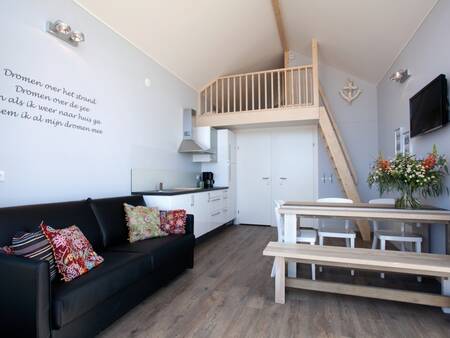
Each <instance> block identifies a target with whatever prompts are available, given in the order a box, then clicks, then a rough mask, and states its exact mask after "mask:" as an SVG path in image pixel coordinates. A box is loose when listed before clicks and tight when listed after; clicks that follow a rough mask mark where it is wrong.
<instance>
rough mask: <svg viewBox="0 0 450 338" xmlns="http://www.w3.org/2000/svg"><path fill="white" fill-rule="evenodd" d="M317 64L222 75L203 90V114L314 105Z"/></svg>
mask: <svg viewBox="0 0 450 338" xmlns="http://www.w3.org/2000/svg"><path fill="white" fill-rule="evenodd" d="M313 78H314V76H313V66H312V65H307V66H301V67H292V68H281V69H274V70H267V71H262V72H253V73H246V74H238V75H231V76H222V77H220V78H218V79H217V80H214V81H213V82H211V83H209V84H208V85H206V86H205V87H204V88H203V89H202V90H201V91H200V97H199V108H200V113H201V114H222V113H234V112H245V111H254V110H262V109H276V108H283V107H288V106H313V105H318V104H319V103H318V102H314V98H315V95H314V84H313Z"/></svg>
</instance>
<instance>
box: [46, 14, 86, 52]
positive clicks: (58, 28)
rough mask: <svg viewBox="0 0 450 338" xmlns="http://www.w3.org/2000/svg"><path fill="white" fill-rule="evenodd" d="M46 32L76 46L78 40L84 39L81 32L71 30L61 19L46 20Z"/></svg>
mask: <svg viewBox="0 0 450 338" xmlns="http://www.w3.org/2000/svg"><path fill="white" fill-rule="evenodd" d="M47 32H48V33H50V34H51V35H53V36H56V37H57V38H60V39H61V40H63V41H65V42H67V43H70V44H71V45H72V46H74V47H77V46H78V44H79V43H80V42H83V41H84V34H83V33H81V32H79V31H72V29H71V28H70V26H69V25H68V24H67V23H65V22H63V21H61V20H56V21H55V22H51V21H47Z"/></svg>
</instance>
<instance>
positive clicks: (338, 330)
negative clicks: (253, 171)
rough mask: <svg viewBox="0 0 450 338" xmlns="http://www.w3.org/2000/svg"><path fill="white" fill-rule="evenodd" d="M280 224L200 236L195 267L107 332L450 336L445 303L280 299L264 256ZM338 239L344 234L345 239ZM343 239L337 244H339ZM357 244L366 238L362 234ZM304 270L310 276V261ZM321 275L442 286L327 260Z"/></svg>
mask: <svg viewBox="0 0 450 338" xmlns="http://www.w3.org/2000/svg"><path fill="white" fill-rule="evenodd" d="M275 239H276V229H274V228H269V227H258V226H244V225H241V226H231V227H229V228H226V229H225V230H224V231H222V232H220V233H218V234H217V235H215V236H214V237H211V238H210V239H208V240H206V241H204V242H202V243H200V244H199V245H198V246H197V247H196V249H195V263H194V269H192V270H187V271H186V272H185V273H184V274H182V275H181V276H179V277H178V278H176V279H175V280H174V281H172V282H171V283H170V284H169V285H167V286H166V287H164V288H162V289H160V290H158V291H157V292H156V293H155V294H153V295H152V296H150V297H148V298H147V299H145V300H144V301H143V302H142V303H140V304H139V305H138V306H136V307H135V308H134V309H132V310H131V311H129V312H128V313H127V314H126V315H124V316H123V317H122V318H120V319H119V320H118V321H116V322H115V323H114V324H113V325H111V326H110V327H108V328H107V329H106V330H104V331H103V332H101V333H100V335H99V337H100V338H112V337H120V338H122V337H125V338H150V337H151V338H153V337H157V338H159V337H161V338H165V337H170V338H173V337H195V338H207V337H214V338H216V337H258V338H259V337H358V338H359V337H407V338H413V337H427V338H429V337H430V338H431V337H433V338H434V337H436V338H439V337H450V315H445V314H443V313H442V312H441V310H440V309H439V308H434V307H428V306H420V305H414V304H406V303H397V302H389V301H382V300H375V299H367V298H360V297H352V296H345V295H335V294H328V293H321V292H314V291H307V290H296V289H288V290H287V293H286V304H284V305H281V304H275V302H274V292H275V286H274V284H275V283H274V280H273V279H272V278H270V272H271V269H272V263H273V260H272V258H271V257H264V256H262V251H263V249H264V247H265V246H266V245H267V243H268V242H269V241H271V240H275ZM338 243H339V242H338ZM338 243H336V245H338ZM357 246H359V247H361V246H363V243H362V242H357ZM298 274H299V276H301V277H302V278H310V276H311V269H310V265H307V264H299V265H298ZM317 278H318V279H319V280H329V281H335V282H348V283H355V284H364V285H373V286H386V287H393V288H399V289H407V290H414V291H416V290H426V291H429V292H438V291H439V289H438V287H439V283H437V281H436V280H434V279H432V278H423V282H422V283H417V281H416V277H415V276H405V275H399V274H392V273H386V279H385V280H382V279H381V278H380V277H379V273H377V272H366V271H358V270H357V271H355V277H352V276H351V275H350V270H349V269H343V268H333V267H324V270H323V272H322V273H319V272H318V270H317Z"/></svg>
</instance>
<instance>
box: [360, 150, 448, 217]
mask: <svg viewBox="0 0 450 338" xmlns="http://www.w3.org/2000/svg"><path fill="white" fill-rule="evenodd" d="M446 175H448V166H447V159H446V158H445V156H443V155H439V154H438V152H437V149H436V146H433V151H432V152H431V153H430V154H428V156H427V157H426V158H424V159H416V157H415V155H409V154H398V155H397V156H396V157H395V158H394V159H392V160H386V159H384V158H383V157H382V156H381V155H380V156H379V157H378V159H377V160H376V161H375V163H374V165H373V166H372V170H371V172H370V173H369V177H368V178H367V183H368V184H369V187H372V186H373V185H374V184H376V185H378V188H379V190H380V195H382V194H383V193H385V192H391V191H398V192H399V193H400V197H399V198H397V199H396V200H395V207H396V208H408V209H417V208H420V207H421V203H420V201H419V200H417V199H416V197H415V196H414V195H415V193H417V192H419V193H421V195H422V196H423V197H425V198H426V197H437V196H440V195H442V194H443V193H444V191H445V192H447V194H448V188H447V187H446V186H445V184H444V178H445V176H446Z"/></svg>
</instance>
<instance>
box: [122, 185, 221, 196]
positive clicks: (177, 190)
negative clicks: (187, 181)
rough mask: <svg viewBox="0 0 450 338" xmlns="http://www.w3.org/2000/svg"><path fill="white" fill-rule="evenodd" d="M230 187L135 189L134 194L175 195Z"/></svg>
mask: <svg viewBox="0 0 450 338" xmlns="http://www.w3.org/2000/svg"><path fill="white" fill-rule="evenodd" d="M224 189H228V187H214V188H203V189H202V188H175V189H163V190H148V191H134V192H132V193H131V194H132V195H147V196H175V195H185V194H195V193H198V192H206V191H214V190H224Z"/></svg>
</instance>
